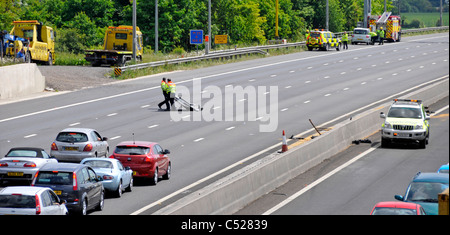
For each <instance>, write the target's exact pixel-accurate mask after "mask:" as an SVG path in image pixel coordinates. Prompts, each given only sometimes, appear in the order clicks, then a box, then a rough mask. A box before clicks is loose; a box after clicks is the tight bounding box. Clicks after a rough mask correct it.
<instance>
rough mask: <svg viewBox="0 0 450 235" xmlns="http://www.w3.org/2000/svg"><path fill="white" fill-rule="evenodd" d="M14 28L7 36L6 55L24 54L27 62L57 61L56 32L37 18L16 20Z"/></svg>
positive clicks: (46, 62)
mask: <svg viewBox="0 0 450 235" xmlns="http://www.w3.org/2000/svg"><path fill="white" fill-rule="evenodd" d="M12 24H13V25H14V27H13V29H12V30H11V32H10V33H9V35H6V36H5V39H6V44H5V49H6V50H5V55H6V56H9V57H17V56H18V55H23V56H24V57H23V58H24V61H25V62H26V63H31V62H44V63H45V64H47V65H53V64H54V63H55V32H54V31H53V29H52V28H51V27H48V26H44V25H42V23H40V22H39V21H37V20H24V21H14V22H13V23H12Z"/></svg>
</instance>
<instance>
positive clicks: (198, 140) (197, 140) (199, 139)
mask: <svg viewBox="0 0 450 235" xmlns="http://www.w3.org/2000/svg"><path fill="white" fill-rule="evenodd" d="M204 139H205V138H198V139H196V140H194V142H200V141H202V140H204Z"/></svg>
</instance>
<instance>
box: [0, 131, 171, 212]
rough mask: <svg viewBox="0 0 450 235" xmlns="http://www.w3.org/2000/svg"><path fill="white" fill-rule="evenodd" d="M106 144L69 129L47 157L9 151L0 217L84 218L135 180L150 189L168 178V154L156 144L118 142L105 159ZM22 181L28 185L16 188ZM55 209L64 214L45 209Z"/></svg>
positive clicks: (1, 172) (3, 162) (1, 179)
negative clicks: (56, 207) (56, 216)
mask: <svg viewBox="0 0 450 235" xmlns="http://www.w3.org/2000/svg"><path fill="white" fill-rule="evenodd" d="M107 140H108V138H106V137H102V136H101V135H100V134H99V133H98V132H97V131H96V130H95V129H90V128H68V129H64V130H62V131H61V132H60V133H58V135H57V137H56V139H55V141H54V142H53V143H52V144H51V152H50V154H48V153H46V152H45V150H44V149H42V148H30V147H18V148H13V149H11V150H10V151H9V152H8V153H7V154H6V155H5V157H4V158H2V159H0V186H3V185H4V184H5V183H7V185H6V186H8V187H6V188H4V189H2V190H0V214H30V210H31V211H34V212H35V214H80V215H86V214H87V213H88V212H89V211H90V210H92V209H96V210H103V207H104V199H105V195H106V193H108V194H111V195H114V196H115V197H121V196H122V193H123V192H131V191H132V187H133V184H134V179H135V178H143V179H145V180H146V182H148V183H149V184H150V185H156V184H157V183H158V181H159V180H160V179H161V178H162V179H165V180H168V179H170V176H171V161H170V158H169V157H168V156H167V155H168V154H170V151H169V150H167V149H166V150H163V148H162V147H161V146H160V145H159V144H158V143H154V142H148V141H125V142H121V143H119V144H118V145H117V146H116V148H115V150H114V153H113V154H112V155H111V156H108V155H109V145H108V143H107ZM23 182H27V183H29V184H30V186H16V185H17V184H19V185H23ZM27 187H28V188H27ZM36 188H50V189H51V191H52V192H53V193H52V194H49V193H47V192H44V191H42V190H40V191H39V190H36ZM33 195H34V197H33ZM26 201H27V203H25V202H26ZM56 205H59V207H64V208H66V210H64V209H59V210H56V209H53V210H50V208H51V207H55V206H56Z"/></svg>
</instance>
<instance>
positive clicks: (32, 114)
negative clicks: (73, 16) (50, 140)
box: [0, 36, 448, 123]
mask: <svg viewBox="0 0 450 235" xmlns="http://www.w3.org/2000/svg"><path fill="white" fill-rule="evenodd" d="M444 37H448V36H437V37H431V38H423V39H417V40H411V41H409V42H417V41H424V40H430V39H436V38H444ZM394 45H397V44H396V43H393V44H387V45H385V46H384V47H387V46H394ZM372 48H375V47H361V48H358V49H353V50H349V51H342V52H340V53H339V55H342V53H350V52H355V51H359V50H370V49H372ZM446 50H447V49H446ZM336 55H338V54H336V53H332V54H329V53H324V54H321V55H317V56H312V57H305V58H299V59H293V60H285V61H281V62H276V63H272V64H266V65H259V66H255V67H250V68H244V69H238V70H233V71H229V72H224V73H217V74H211V75H207V76H204V77H198V78H192V79H187V80H184V81H179V82H177V84H183V83H187V82H192V81H195V80H202V79H207V78H213V77H219V76H223V75H229V74H234V73H240V72H245V71H249V70H255V69H261V68H265V67H271V66H276V65H281V64H287V63H293V62H298V61H303V60H310V59H317V58H321V57H326V56H336ZM375 66H376V65H375ZM130 81H132V80H130ZM227 86H232V85H227ZM154 89H161V86H154V87H149V88H143V89H140V90H134V91H130V92H124V93H120V94H116V95H111V96H105V97H101V98H97V99H92V100H87V101H82V102H78V103H73V104H69V105H63V106H59V107H56V108H51V109H45V110H41V111H36V112H32V113H27V114H23V115H19V116H14V117H10V118H5V119H2V120H0V123H2V122H7V121H11V120H15V119H19V118H24V117H30V116H34V115H37V114H42V113H48V112H52V111H56V110H61V109H66V108H71V107H75V106H80V105H84V104H90V103H94V102H99V101H104V100H109V99H113V98H118V97H122V96H127V95H132V94H136V93H141V92H147V91H149V90H154Z"/></svg>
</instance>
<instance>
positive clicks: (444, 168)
mask: <svg viewBox="0 0 450 235" xmlns="http://www.w3.org/2000/svg"><path fill="white" fill-rule="evenodd" d="M448 171H449V170H448V163H447V164H445V165H442V166H441V167H439V170H438V173H447V174H448Z"/></svg>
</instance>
